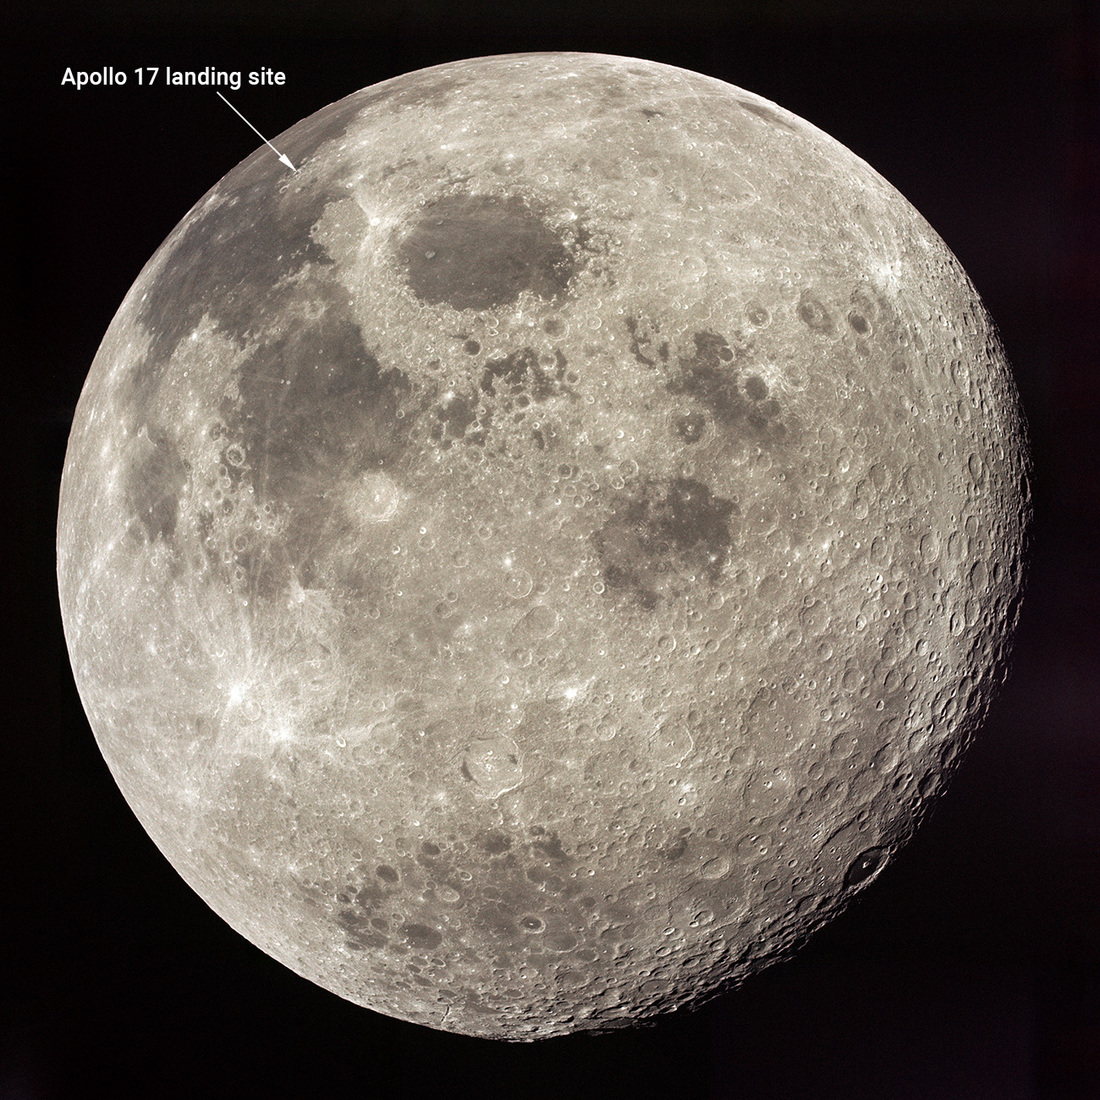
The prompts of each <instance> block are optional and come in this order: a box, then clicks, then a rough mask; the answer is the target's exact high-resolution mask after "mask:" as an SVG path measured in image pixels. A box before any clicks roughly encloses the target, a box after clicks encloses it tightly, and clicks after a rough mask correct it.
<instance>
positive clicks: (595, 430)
mask: <svg viewBox="0 0 1100 1100" xmlns="http://www.w3.org/2000/svg"><path fill="white" fill-rule="evenodd" d="M274 145H275V146H276V147H277V148H278V150H279V152H280V153H283V154H286V155H287V156H288V157H289V158H290V159H291V160H292V161H293V163H294V164H295V165H296V166H297V170H296V171H288V170H287V169H286V168H285V167H284V166H283V165H282V164H280V162H279V160H278V158H277V157H276V155H275V154H274V153H273V152H272V151H271V149H269V148H267V147H262V148H260V149H259V150H257V151H256V152H255V153H254V154H253V155H252V156H250V157H249V158H248V159H247V160H245V161H244V162H243V163H242V164H240V165H239V166H238V167H237V168H235V169H234V170H233V171H231V172H230V173H229V174H228V175H227V176H226V177H225V178H224V179H223V180H222V181H221V182H220V183H218V184H217V186H215V187H214V188H213V189H212V190H211V191H210V192H209V193H208V194H207V195H206V196H205V197H203V198H202V199H201V200H200V201H199V202H198V203H197V204H196V205H195V206H194V208H193V209H192V210H191V211H190V212H189V213H188V214H187V215H186V217H184V219H183V221H182V222H180V224H179V226H178V227H177V228H176V229H175V230H174V231H173V232H172V234H171V235H170V236H169V237H168V239H167V240H166V241H165V242H164V244H163V245H162V246H161V248H160V249H159V250H158V251H157V253H156V254H155V255H154V256H153V258H152V259H151V260H150V261H149V263H148V264H147V265H146V267H145V268H144V270H143V271H142V272H141V274H140V276H139V277H138V279H137V281H136V282H135V284H134V286H133V287H132V289H131V290H130V292H129V294H128V295H127V297H126V299H125V300H124V302H123V303H122V305H121V307H120V309H119V311H118V313H117V315H116V316H115V318H114V320H113V322H112V323H111V325H110V328H109V329H108V331H107V334H106V336H105V337H104V340H103V342H102V345H101V347H100V349H99V352H98V354H97V355H96V358H95V361H94V363H93V364H92V367H91V371H90V374H89V376H88V380H87V383H86V385H85V387H84V390H83V392H82V395H81V398H80V401H79V405H78V407H77V410H76V414H75V418H74V421H73V427H72V433H71V437H70V440H69V447H68V452H67V456H66V462H65V469H64V475H63V479H62V484H61V495H60V508H59V516H58V545H57V550H58V560H57V569H58V582H59V592H60V600H61V608H62V613H63V620H64V625H65V633H66V639H67V644H68V648H69V653H70V656H71V661H72V667H73V673H74V677H75V681H76V684H77V687H78V689H79V691H80V695H81V698H82V701H83V704H84V707H85V710H86V712H87V715H88V718H89V721H90V723H91V726H92V729H93V730H94V733H95V736H96V738H97V741H98V744H99V746H100V748H101V750H102V753H103V756H104V758H105V759H106V761H107V763H108V765H109V766H110V768H111V771H112V773H113V775H114V777H115V779H116V781H117V783H118V785H119V787H120V789H121V791H122V793H123V795H124V796H125V798H126V800H127V801H128V803H129V805H130V806H131V807H132V808H133V811H134V813H135V814H136V816H137V817H138V819H139V821H140V822H141V824H142V825H143V826H144V828H145V829H146V830H147V831H148V833H149V835H150V836H151V837H152V839H153V840H154V841H155V843H156V844H157V845H158V846H159V848H160V849H161V851H162V852H163V853H164V855H165V856H166V857H167V859H168V860H169V861H170V862H171V864H172V865H173V866H174V867H175V868H176V869H177V871H178V872H179V873H180V874H181V875H182V876H183V878H184V879H185V880H186V881H187V882H188V883H189V884H190V885H191V887H192V888H193V889H194V890H195V891H196V892H197V893H198V894H199V895H201V896H202V898H203V899H205V901H206V902H207V903H208V904H209V905H210V906H211V907H212V908H213V909H214V911H215V912H217V913H218V914H219V915H220V916H221V917H222V918H224V920H225V921H227V922H228V923H229V924H230V925H231V926H232V927H233V928H234V929H236V930H237V931H238V932H239V933H240V934H241V935H243V936H245V937H247V938H248V939H249V940H250V941H252V942H253V943H254V944H256V945H257V946H259V947H260V948H262V949H263V950H264V951H265V952H267V953H268V954H270V955H272V956H273V957H274V958H276V959H278V960H280V961H281V962H282V963H284V964H285V965H286V966H288V967H290V968H291V969H292V970H294V971H296V972H297V973H298V974H300V975H303V976H304V977H306V978H308V979H310V980H311V981H313V982H316V983H318V984H319V985H321V986H323V987H325V988H327V989H329V990H331V991H333V992H334V993H336V994H338V995H339V996H341V997H344V998H347V999H348V1000H350V1001H353V1002H355V1003H356V1004H359V1005H363V1006H366V1007H368V1008H371V1009H374V1010H376V1011H378V1012H382V1013H387V1014H389V1015H392V1016H395V1017H398V1018H400V1019H403V1020H408V1021H413V1022H415V1023H419V1024H424V1025H428V1026H431V1027H435V1028H441V1029H444V1030H448V1031H453V1032H459V1033H463V1034H466V1035H472V1036H484V1037H491V1038H499V1039H508V1040H530V1039H539V1038H543V1037H547V1036H555V1035H561V1034H564V1033H568V1032H571V1031H575V1030H584V1029H588V1030H604V1029H608V1028H613V1027H621V1026H629V1025H632V1024H639V1023H642V1022H645V1021H647V1020H651V1019H652V1018H653V1017H656V1016H659V1015H660V1014H662V1013H666V1012H669V1011H672V1010H675V1009H679V1008H682V1007H687V1006H692V1005H697V1004H699V1003H701V1002H703V1001H704V1000H706V999H708V998H710V997H713V996H715V995H716V994H718V993H720V992H721V991H723V990H727V989H729V988H731V987H733V986H736V985H737V984H738V983H740V982H741V981H743V980H744V979H745V978H746V977H747V976H749V975H750V974H752V973H753V972H755V971H757V970H759V969H760V968H761V967H763V966H765V965H767V964H769V963H771V962H774V961H776V960H778V959H781V958H783V957H785V956H787V955H788V954H790V953H791V952H792V951H793V950H794V949H795V948H796V947H797V946H798V945H799V944H800V943H801V942H802V941H803V940H804V939H805V937H806V936H807V935H808V934H809V933H811V932H812V931H813V930H814V929H816V928H818V927H819V926H821V925H822V924H823V923H824V922H825V921H827V920H828V919H830V918H831V917H832V916H834V915H835V914H836V913H838V912H839V911H840V910H841V909H842V908H843V907H844V905H845V904H847V903H848V902H849V901H850V900H851V899H852V898H853V897H855V896H856V895H857V894H859V893H860V892H861V891H862V890H863V889H864V888H865V887H867V886H868V885H869V884H870V883H871V882H872V881H873V880H874V879H875V878H876V877H877V876H878V875H879V874H880V873H881V872H882V871H883V868H884V867H886V865H887V864H888V863H889V862H890V861H891V859H892V858H893V857H894V855H895V853H896V852H897V851H898V849H899V848H900V847H901V846H902V844H903V843H904V842H905V841H906V840H907V839H908V838H909V837H910V835H911V834H912V832H913V830H914V829H915V827H916V826H917V824H918V823H919V821H920V819H921V817H922V815H923V814H924V813H925V811H926V810H927V808H928V807H929V806H930V805H931V804H932V803H933V801H934V799H935V796H936V794H937V792H938V791H939V790H940V789H941V788H942V786H943V783H944V781H945V780H946V778H947V777H948V776H949V774H950V773H951V771H952V769H953V768H954V766H955V764H956V761H957V759H958V757H959V754H960V751H961V750H962V749H963V748H964V747H965V746H966V744H967V743H968V741H969V740H970V738H971V736H972V734H973V733H974V731H975V730H976V729H977V728H978V726H979V725H980V723H981V721H982V718H983V716H984V714H985V712H986V710H987V707H988V705H989V702H990V699H991V697H992V695H993V693H994V691H995V689H996V687H997V685H998V683H999V682H1000V680H1001V679H1002V678H1003V676H1004V675H1005V667H1006V666H1005V661H1006V655H1007V651H1008V649H1009V646H1010V642H1011V636H1012V632H1013V629H1014V626H1015V622H1016V618H1017V615H1018V610H1019V602H1020V594H1021V586H1022V579H1023V572H1024V563H1025V558H1026V553H1025V551H1026V542H1027V530H1028V526H1029V522H1030V512H1031V505H1030V496H1029V489H1028V478H1029V458H1028V450H1027V441H1026V435H1025V429H1024V425H1023V419H1022V416H1021V412H1020V408H1019V402H1018V398H1017V394H1016V390H1015V387H1014V384H1013V381H1012V377H1011V374H1010V371H1009V368H1008V365H1007V363H1006V359H1005V355H1004V351H1003V348H1002V345H1001V343H1000V340H999V338H998V336H997V333H996V330H995V328H994V325H993V323H992V322H991V320H990V318H989V317H988V315H987V314H986V311H985V309H984V307H983V305H982V303H981V300H980V298H979V296H978V294H977V292H976V291H975V289H974V287H973V285H972V284H971V282H970V280H969V279H968V278H967V276H966V274H965V272H964V271H963V269H962V267H961V266H960V264H959V262H958V261H957V260H956V259H955V257H954V256H953V255H952V254H951V252H950V251H949V250H948V248H947V246H946V245H945V244H944V243H943V241H942V240H941V239H940V238H939V237H938V236H937V234H936V233H935V231H934V230H933V229H932V228H931V227H930V226H929V224H928V223H927V222H926V221H925V220H924V219H923V218H922V217H921V216H920V215H919V214H918V213H917V212H916V211H915V210H914V209H913V207H912V206H911V205H910V204H909V203H908V202H907V201H906V200H905V199H904V198H903V197H902V196H901V195H900V194H899V193H898V192H897V191H896V190H895V189H894V188H893V187H891V186H890V185H889V184H888V183H887V182H886V181H885V180H884V179H883V178H882V177H881V176H880V175H878V173H876V172H875V171H874V170H873V169H872V168H870V167H869V166H868V165H867V164H866V163H864V162H863V161H862V160H860V159H859V158H858V157H857V156H855V155H854V154H853V153H851V152H849V151H848V150H847V149H845V148H844V147H843V146H841V145H840V144H838V143H837V142H836V141H835V140H833V139H832V138H830V137H828V136H827V135H826V134H824V133H823V132H821V131H820V130H818V129H816V128H815V127H814V126H812V125H810V124H809V123H807V122H805V121H803V120H802V119H800V118H798V117H796V116H795V115H793V114H791V113H790V112H789V111H786V110H784V109H783V108H781V107H779V106H777V105H776V104H774V103H771V102H768V101H767V100H764V99H762V98H760V97H759V96H756V95H754V94H752V93H751V92H747V91H743V90H741V89H739V88H736V87H733V86H731V85H729V84H726V83H723V82H721V81H718V80H715V79H711V78H709V77H706V76H701V75H698V74H695V73H691V72H687V71H685V70H682V69H677V68H672V67H670V66H667V65H662V64H656V63H653V62H649V61H642V60H636V59H629V58H620V57H609V56H602V55H593V54H581V53H551V54H527V55H514V56H502V57H489V58H481V59H476V60H469V61H462V62H457V63H453V64H447V65H441V66H437V67H435V68H430V69H425V70H422V71H419V72H415V73H411V74H409V75H406V76H402V77H399V78H396V79H393V80H388V81H385V82H384V83H381V84H378V85H376V86H374V87H371V88H367V89H365V90H363V91H360V92H357V93H355V94H353V95H351V96H348V97H347V98H346V99H343V100H341V101H339V102H337V103H334V104H332V105H331V106H329V107H326V108H324V109H323V110H321V111H318V112H317V113H316V114H314V115H312V116H310V117H309V118H307V119H305V120H304V121H302V122H300V123H299V124H298V125H296V126H294V127H292V128H291V129H290V130H288V131H286V133H284V134H282V135H281V136H280V137H278V138H277V139H275V141H274Z"/></svg>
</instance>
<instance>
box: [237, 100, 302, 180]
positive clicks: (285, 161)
mask: <svg viewBox="0 0 1100 1100" xmlns="http://www.w3.org/2000/svg"><path fill="white" fill-rule="evenodd" d="M218 95H219V96H221V99H222V102H223V103H224V104H225V105H226V106H227V107H228V108H229V109H230V110H231V111H233V112H234V113H235V114H236V115H237V117H238V118H239V119H240V120H241V122H243V123H244V124H245V125H246V126H247V127H248V128H249V129H250V130H253V131H254V132H255V133H256V135H257V136H258V137H259V139H260V140H261V141H262V142H263V143H264V145H266V146H267V147H268V148H269V149H270V150H271V151H272V152H273V153H274V154H275V155H276V156H277V157H278V158H279V160H280V161H282V162H283V164H285V165H286V166H287V167H288V168H289V169H290V170H291V171H292V172H297V171H298V169H297V168H295V167H294V165H293V164H291V163H290V157H288V156H287V155H286V154H285V153H280V152H279V150H278V149H276V148H275V146H274V145H272V144H271V142H270V141H268V140H267V138H265V137H264V136H263V134H261V133H260V131H259V130H257V129H256V127H255V126H253V125H252V123H251V122H249V121H248V119H247V118H245V117H244V115H242V114H241V112H240V111H238V110H237V108H236V107H234V106H233V104H232V103H230V102H229V100H228V99H226V98H225V96H223V95H222V94H221V92H218Z"/></svg>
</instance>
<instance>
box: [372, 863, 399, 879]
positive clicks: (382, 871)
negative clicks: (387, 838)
mask: <svg viewBox="0 0 1100 1100" xmlns="http://www.w3.org/2000/svg"><path fill="white" fill-rule="evenodd" d="M374 873H375V874H376V875H377V876H378V877H379V878H380V879H381V880H382V881H383V882H389V883H394V882H396V881H397V880H398V879H399V878H400V877H401V876H400V875H398V873H397V872H396V871H395V870H394V869H393V868H392V867H387V866H386V865H385V864H382V866H380V867H379V868H377V869H376V870H375V872H374Z"/></svg>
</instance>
